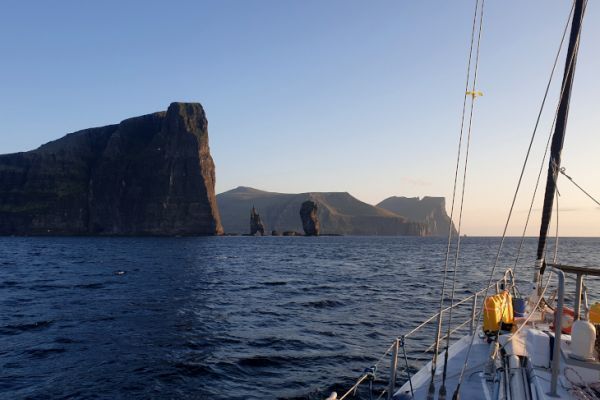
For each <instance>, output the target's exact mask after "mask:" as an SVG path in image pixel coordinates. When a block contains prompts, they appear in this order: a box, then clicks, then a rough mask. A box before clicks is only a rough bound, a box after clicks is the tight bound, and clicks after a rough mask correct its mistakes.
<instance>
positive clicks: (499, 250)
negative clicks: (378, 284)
mask: <svg viewBox="0 0 600 400" xmlns="http://www.w3.org/2000/svg"><path fill="white" fill-rule="evenodd" d="M586 6H587V1H586V2H585V5H584V8H583V9H584V12H585V9H586V8H587V7H586ZM582 19H583V15H582ZM581 22H583V21H581ZM580 33H581V30H580V31H579V35H578V36H577V39H576V40H577V42H576V46H578V45H579V39H580V37H581V35H580ZM575 54H576V52H574V53H573V56H572V57H571V59H570V60H569V64H568V70H569V71H570V69H571V68H572V67H573V60H574V58H575V57H574V56H575ZM564 90H565V84H564V82H563V85H562V90H561V97H562V93H563V92H564ZM557 112H558V107H557ZM555 119H556V118H555ZM520 184H521V178H519V182H518V184H517V188H516V190H515V194H514V196H513V200H512V204H511V206H510V210H509V213H508V217H507V220H506V224H505V226H504V231H503V233H502V238H501V240H500V246H498V252H497V254H496V258H495V260H494V264H493V266H492V271H491V273H490V278H489V282H491V281H492V279H493V276H494V273H495V271H496V268H497V266H498V261H499V259H500V252H501V250H502V247H503V245H504V240H505V239H506V232H507V229H508V224H509V222H510V218H511V216H512V212H513V209H514V205H515V202H516V198H517V194H518V191H519V188H520ZM485 297H487V290H486V295H485V296H484V301H485ZM480 319H481V315H480V316H479V319H478V322H479V320H480ZM474 340H475V335H473V336H472V337H471V343H470V344H469V347H468V349H467V355H466V358H465V362H464V363H463V366H462V369H461V373H460V378H459V381H458V385H457V387H456V390H455V392H454V396H453V397H454V398H458V393H459V391H460V386H461V384H462V381H463V379H464V371H465V369H466V366H467V362H468V359H469V356H470V353H471V349H472V347H473V343H474Z"/></svg>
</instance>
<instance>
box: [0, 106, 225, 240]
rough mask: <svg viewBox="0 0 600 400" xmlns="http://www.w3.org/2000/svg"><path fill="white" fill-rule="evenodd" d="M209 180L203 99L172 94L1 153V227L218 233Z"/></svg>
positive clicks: (23, 231)
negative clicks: (165, 102) (153, 104)
mask: <svg viewBox="0 0 600 400" xmlns="http://www.w3.org/2000/svg"><path fill="white" fill-rule="evenodd" d="M214 186H215V166H214V163H213V160H212V157H211V155H210V150H209V146H208V122H207V120H206V116H205V113H204V110H203V109H202V106H201V105H200V104H197V103H172V104H171V105H170V106H169V109H168V110H167V111H166V112H157V113H153V114H148V115H144V116H140V117H135V118H131V119H127V120H125V121H122V122H121V123H120V124H117V125H109V126H105V127H101V128H91V129H85V130H82V131H79V132H75V133H71V134H68V135H66V136H65V137H63V138H61V139H58V140H56V141H53V142H50V143H47V144H45V145H43V146H41V147H40V148H38V149H36V150H33V151H29V152H24V153H15V154H7V155H0V234H3V235H9V234H14V235H47V234H50V235H54V234H56V235H214V234H220V233H222V228H221V222H220V217H219V211H218V209H217V204H216V199H215V192H214Z"/></svg>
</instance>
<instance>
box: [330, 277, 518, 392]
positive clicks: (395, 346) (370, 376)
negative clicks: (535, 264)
mask: <svg viewBox="0 0 600 400" xmlns="http://www.w3.org/2000/svg"><path fill="white" fill-rule="evenodd" d="M509 283H510V284H511V285H514V277H513V275H512V270H510V269H508V270H507V272H506V273H505V274H504V276H503V277H502V278H501V279H499V280H498V281H496V282H494V283H492V284H491V285H489V286H487V287H485V288H483V289H481V290H479V291H477V292H475V293H473V294H471V295H469V296H467V297H464V298H462V299H461V300H459V301H457V302H455V303H454V304H453V305H450V306H448V307H446V308H444V309H442V311H441V314H442V318H443V316H444V314H445V313H447V312H449V311H450V310H455V309H457V308H462V309H463V310H462V311H463V316H464V314H465V313H466V314H467V315H468V318H466V319H465V320H463V322H462V323H460V324H458V325H457V326H456V327H454V328H453V329H452V330H451V331H450V335H451V336H452V335H453V334H454V333H456V332H458V331H460V330H461V329H464V328H465V327H466V326H467V325H468V326H469V328H468V333H469V334H470V335H473V334H475V330H476V329H477V326H476V323H477V321H478V317H479V313H480V312H481V306H479V304H478V300H479V296H481V295H482V294H485V293H486V292H487V291H489V289H491V288H494V287H495V288H496V292H497V293H499V292H500V291H501V290H504V288H507V287H509ZM466 304H468V305H469V309H467V310H464V305H466ZM439 315H440V312H437V313H435V314H433V315H432V316H430V317H429V318H427V319H426V320H424V321H423V322H421V323H420V324H419V325H417V326H416V327H415V328H413V329H412V330H410V331H409V332H408V333H406V334H403V335H400V336H398V337H396V338H395V339H394V341H393V342H392V344H391V345H390V346H389V347H388V348H387V350H386V351H385V352H384V354H383V355H382V356H381V357H380V358H379V359H378V360H377V362H376V363H375V364H374V365H373V366H371V367H369V368H367V369H365V371H364V372H363V374H362V375H361V376H360V377H359V378H358V380H357V381H356V383H355V384H354V385H353V386H352V387H351V388H350V389H349V390H348V391H347V392H346V393H344V394H343V395H342V396H341V397H340V398H339V400H344V399H346V398H347V397H348V396H349V395H350V394H351V393H355V392H356V391H357V390H358V387H359V386H360V385H361V384H363V383H365V382H369V383H370V386H372V382H373V380H374V378H375V376H374V375H375V371H377V368H378V366H379V364H380V363H381V362H382V361H383V360H384V359H385V358H386V357H387V356H388V354H390V353H391V354H392V357H391V360H390V373H389V383H388V385H387V388H386V389H384V390H383V391H382V392H381V393H380V395H379V397H378V399H379V398H382V397H383V396H384V395H385V394H387V398H388V399H391V398H392V396H393V395H394V391H395V389H396V378H397V372H398V357H399V356H400V353H402V358H403V362H404V372H405V373H406V375H407V381H408V382H410V383H411V390H412V381H411V377H410V366H409V365H408V364H409V363H408V360H409V358H410V359H412V360H413V361H424V360H423V359H421V357H423V356H425V355H426V354H431V351H432V350H433V348H434V346H435V341H434V342H433V343H432V344H431V345H429V344H426V345H425V346H424V347H425V350H424V351H422V352H421V353H419V354H418V357H416V356H415V355H412V356H411V357H409V356H408V355H407V352H406V346H407V344H406V343H407V339H416V338H418V339H419V341H421V342H422V337H418V336H417V334H418V333H419V334H421V333H422V332H423V330H425V328H426V327H427V326H428V325H429V324H431V323H432V322H434V321H437V319H438V317H439ZM455 316H457V317H460V315H455ZM446 339H447V334H446V335H444V336H442V337H440V341H445V340H446Z"/></svg>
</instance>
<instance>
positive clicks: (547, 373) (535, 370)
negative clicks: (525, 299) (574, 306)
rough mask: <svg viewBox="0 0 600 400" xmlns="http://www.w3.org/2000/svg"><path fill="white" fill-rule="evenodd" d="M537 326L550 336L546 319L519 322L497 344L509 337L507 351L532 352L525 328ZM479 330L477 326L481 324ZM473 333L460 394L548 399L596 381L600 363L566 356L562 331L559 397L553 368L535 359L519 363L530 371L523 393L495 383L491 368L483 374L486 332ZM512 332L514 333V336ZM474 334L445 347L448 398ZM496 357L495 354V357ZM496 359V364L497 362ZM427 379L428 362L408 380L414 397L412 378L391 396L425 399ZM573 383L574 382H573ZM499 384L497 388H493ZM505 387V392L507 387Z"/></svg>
mask: <svg viewBox="0 0 600 400" xmlns="http://www.w3.org/2000/svg"><path fill="white" fill-rule="evenodd" d="M531 329H535V330H537V331H538V332H541V331H543V332H547V333H545V334H548V335H549V337H552V338H553V337H554V336H553V334H552V333H551V331H550V327H549V326H548V325H547V324H543V323H538V324H532V325H531V326H530V325H529V324H528V325H527V326H525V327H523V329H521V330H520V331H519V332H518V333H517V334H516V335H513V334H510V333H508V334H505V335H501V336H500V338H499V343H500V344H505V343H506V342H508V341H509V339H510V342H511V343H509V344H508V345H506V346H505V350H506V352H507V353H508V354H510V355H516V356H520V357H523V358H527V359H529V358H531V357H535V354H534V352H536V351H537V350H536V349H533V348H531V346H530V348H528V345H527V343H526V340H525V337H526V335H527V332H528V330H531ZM479 332H481V330H479ZM479 332H478V333H477V334H476V337H475V338H474V341H473V347H472V348H471V353H470V355H469V361H468V364H467V368H466V370H465V374H464V379H463V382H462V385H461V389H460V398H462V399H490V400H491V399H498V398H500V399H519V400H520V399H533V400H542V399H543V400H546V399H547V400H550V399H556V398H561V399H580V398H586V397H581V395H578V394H577V393H576V392H578V391H579V392H580V391H581V390H585V389H588V390H589V389H590V387H595V386H596V385H600V363H598V362H597V361H590V362H587V361H581V360H576V359H573V358H572V357H571V356H570V344H571V343H570V342H571V336H570V335H564V334H563V335H562V336H561V355H560V357H561V360H560V373H559V379H558V387H557V394H558V397H553V396H551V395H550V394H549V393H550V389H551V388H550V382H551V378H552V372H551V369H550V368H549V365H548V367H547V368H546V367H539V366H534V364H535V363H531V362H527V363H526V364H525V365H524V367H523V368H515V370H516V369H523V370H524V371H525V372H526V375H527V376H528V379H527V380H526V381H525V380H524V381H523V382H524V383H525V385H524V386H523V388H526V386H527V384H528V385H529V387H528V388H526V389H523V390H525V391H526V392H527V393H519V392H518V391H515V390H514V387H513V385H512V384H506V385H504V384H499V382H498V380H496V381H495V382H494V381H492V380H491V378H490V377H491V376H492V375H490V374H486V373H485V371H486V368H488V369H489V367H490V362H489V360H490V353H491V350H492V346H493V345H492V344H489V343H488V341H487V338H486V337H485V336H484V335H483V334H479ZM513 336H514V337H513ZM471 338H472V336H470V335H468V336H463V337H462V338H461V339H460V340H458V341H457V342H456V343H454V344H453V345H452V346H451V347H450V349H449V353H448V370H447V378H446V392H447V395H446V398H447V399H451V398H452V395H453V393H454V391H455V389H456V386H457V384H458V380H459V376H460V372H461V369H462V367H463V363H464V361H465V358H466V355H467V351H468V348H469V344H470V341H471ZM496 360H498V358H496ZM443 363H444V353H441V354H440V356H439V357H438V367H437V369H436V374H435V379H434V382H435V391H436V393H435V397H434V398H435V399H438V398H439V389H440V386H441V383H442V372H443V368H444V365H443ZM497 365H498V364H497ZM514 373H515V371H513V370H511V371H510V374H509V375H508V376H509V378H508V379H510V380H512V379H513V374H514ZM430 381H431V362H429V363H428V364H427V365H426V366H424V367H423V368H422V369H421V370H419V372H418V373H417V374H415V375H414V376H413V377H412V386H413V390H414V397H412V396H411V390H410V384H409V382H406V383H405V384H404V385H403V386H402V387H401V388H400V389H399V390H398V391H397V392H396V393H395V395H394V399H410V398H413V399H426V398H427V393H428V389H429V385H430ZM573 384H575V385H576V387H575V388H574V385H573ZM496 390H499V391H500V393H497V392H496ZM505 392H508V393H505ZM589 398H591V397H589Z"/></svg>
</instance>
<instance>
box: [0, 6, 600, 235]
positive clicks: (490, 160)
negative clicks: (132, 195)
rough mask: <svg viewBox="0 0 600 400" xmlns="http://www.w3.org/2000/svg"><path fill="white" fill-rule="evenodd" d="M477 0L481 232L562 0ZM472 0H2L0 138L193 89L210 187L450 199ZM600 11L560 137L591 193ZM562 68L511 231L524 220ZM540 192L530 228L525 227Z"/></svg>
mask: <svg viewBox="0 0 600 400" xmlns="http://www.w3.org/2000/svg"><path fill="white" fill-rule="evenodd" d="M485 4H486V5H485V19H484V28H483V33H482V43H481V58H480V65H479V79H478V82H479V84H478V88H479V90H481V91H482V92H483V93H484V96H483V97H481V98H479V99H478V100H477V104H476V109H475V114H474V122H473V133H472V135H473V137H472V144H471V149H470V158H469V167H468V172H467V186H466V191H465V200H464V212H463V221H462V233H466V234H468V235H492V236H495V235H499V234H501V232H502V228H503V226H504V222H505V220H506V216H507V213H508V210H509V206H510V201H511V199H512V195H513V193H514V190H515V185H516V182H517V178H518V174H519V172H520V169H521V166H522V163H523V159H524V156H525V152H526V149H527V145H528V142H529V140H530V136H531V133H532V130H533V126H534V123H535V118H536V116H537V112H538V109H539V105H540V102H541V99H542V95H543V92H544V89H545V86H546V83H547V80H548V76H549V73H550V69H551V67H552V62H553V59H554V57H555V53H556V50H557V48H558V44H559V40H560V37H561V34H562V30H563V28H564V24H565V21H566V19H567V16H568V13H569V10H570V7H571V2H570V1H567V0H528V1H526V2H524V1H522V0H502V1H498V0H487V1H486V3H485ZM473 7H474V1H466V0H456V1H442V0H438V1H398V0H393V1H392V0H379V1H356V0H303V1H291V0H273V1H268V0H252V1H249V0H239V1H234V0H219V1H217V0H214V1H168V2H167V1H151V0H145V1H128V2H123V1H102V2H83V1H53V2H47V1H27V0H23V1H3V2H2V8H3V11H2V13H0V54H1V55H2V57H1V62H0V153H12V152H18V151H27V150H31V149H34V148H37V147H38V146H39V145H41V144H43V143H45V142H48V141H50V140H53V139H56V138H59V137H61V136H63V135H64V134H66V133H69V132H73V131H77V130H80V129H84V128H88V127H93V126H102V125H107V124H112V123H117V122H119V121H121V120H123V119H125V118H128V117H132V116H137V115H142V114H148V113H151V112H155V111H160V110H165V109H166V108H167V107H168V105H169V103H171V102H173V101H190V102H200V103H202V105H203V106H204V109H205V111H206V113H207V117H208V120H209V136H210V147H211V153H212V156H213V158H214V160H215V164H216V171H217V192H223V191H226V190H229V189H233V188H235V187H237V186H251V187H255V188H259V189H263V190H269V191H277V192H289V193H296V192H308V191H344V192H349V193H351V194H352V195H354V196H355V197H357V198H358V199H360V200H362V201H365V202H367V203H370V204H376V203H378V202H380V201H381V200H383V199H385V198H387V197H389V196H426V195H430V196H445V197H446V199H447V205H448V209H449V208H450V198H451V195H452V182H453V177H454V163H455V159H456V150H457V141H458V134H459V127H460V112H461V107H462V100H463V93H464V84H465V82H464V81H465V73H466V65H467V53H468V46H469V38H470V29H471V19H472V13H473ZM599 21H600V5H599V4H596V2H590V5H589V7H588V12H587V15H586V20H585V21H584V28H583V37H582V43H581V49H580V54H579V61H578V64H577V74H576V78H575V84H574V88H573V97H572V103H571V111H570V120H569V124H568V130H567V138H566V141H565V149H564V151H563V166H564V167H566V170H567V173H568V174H569V175H570V176H572V177H573V179H575V181H576V182H578V183H579V184H580V185H581V186H583V187H584V188H585V189H586V190H587V191H588V192H590V193H591V194H592V195H595V196H596V197H600V172H599V171H600V156H599V155H600V137H599V135H598V133H599V132H598V131H599V129H598V127H599V126H600V112H599V105H600V81H599V79H598V72H597V71H600V52H598V45H599V43H600V41H599V39H600V24H599V23H598V22H599ZM563 59H564V57H561V65H560V68H561V69H562V63H563ZM561 76H562V73H561V72H559V73H558V74H557V76H556V79H555V81H554V83H555V84H554V85H553V86H552V90H551V93H550V98H549V102H548V106H547V108H546V111H545V113H544V114H543V118H542V123H541V125H540V130H539V132H538V135H537V137H536V141H535V143H534V149H533V153H532V156H531V162H530V164H529V166H528V168H527V170H526V176H525V180H524V183H523V189H522V192H521V193H520V196H519V197H518V199H517V203H516V206H515V212H514V214H513V220H512V221H511V224H510V225H509V230H508V233H509V234H510V235H520V234H521V232H522V230H523V223H524V220H525V217H526V215H527V209H528V207H529V203H530V202H531V195H532V192H533V187H534V185H535V178H536V176H537V171H538V169H539V167H540V164H541V157H542V153H543V148H544V146H545V141H546V140H547V137H548V133H549V129H550V123H551V121H552V117H553V112H554V109H555V107H556V104H557V97H558V88H559V85H560V78H561ZM544 174H545V173H544ZM544 185H545V183H542V184H541V187H542V189H543V187H544ZM559 190H560V193H561V196H560V198H559V221H560V224H559V232H560V234H561V235H564V236H600V208H599V207H597V206H596V205H595V204H594V203H593V202H592V201H591V200H590V199H588V198H587V197H585V195H583V194H582V193H581V192H580V191H578V190H577V189H576V188H574V186H573V185H572V184H570V183H569V182H568V181H566V180H565V179H561V180H560V181H559ZM542 197H543V196H542V195H541V194H540V195H538V200H539V201H537V202H536V203H535V205H534V214H533V216H532V223H531V225H530V228H529V230H528V234H529V235H537V232H538V230H539V218H540V217H539V210H540V209H541V198H542ZM552 229H553V230H554V229H555V228H554V227H553V228H552Z"/></svg>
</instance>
